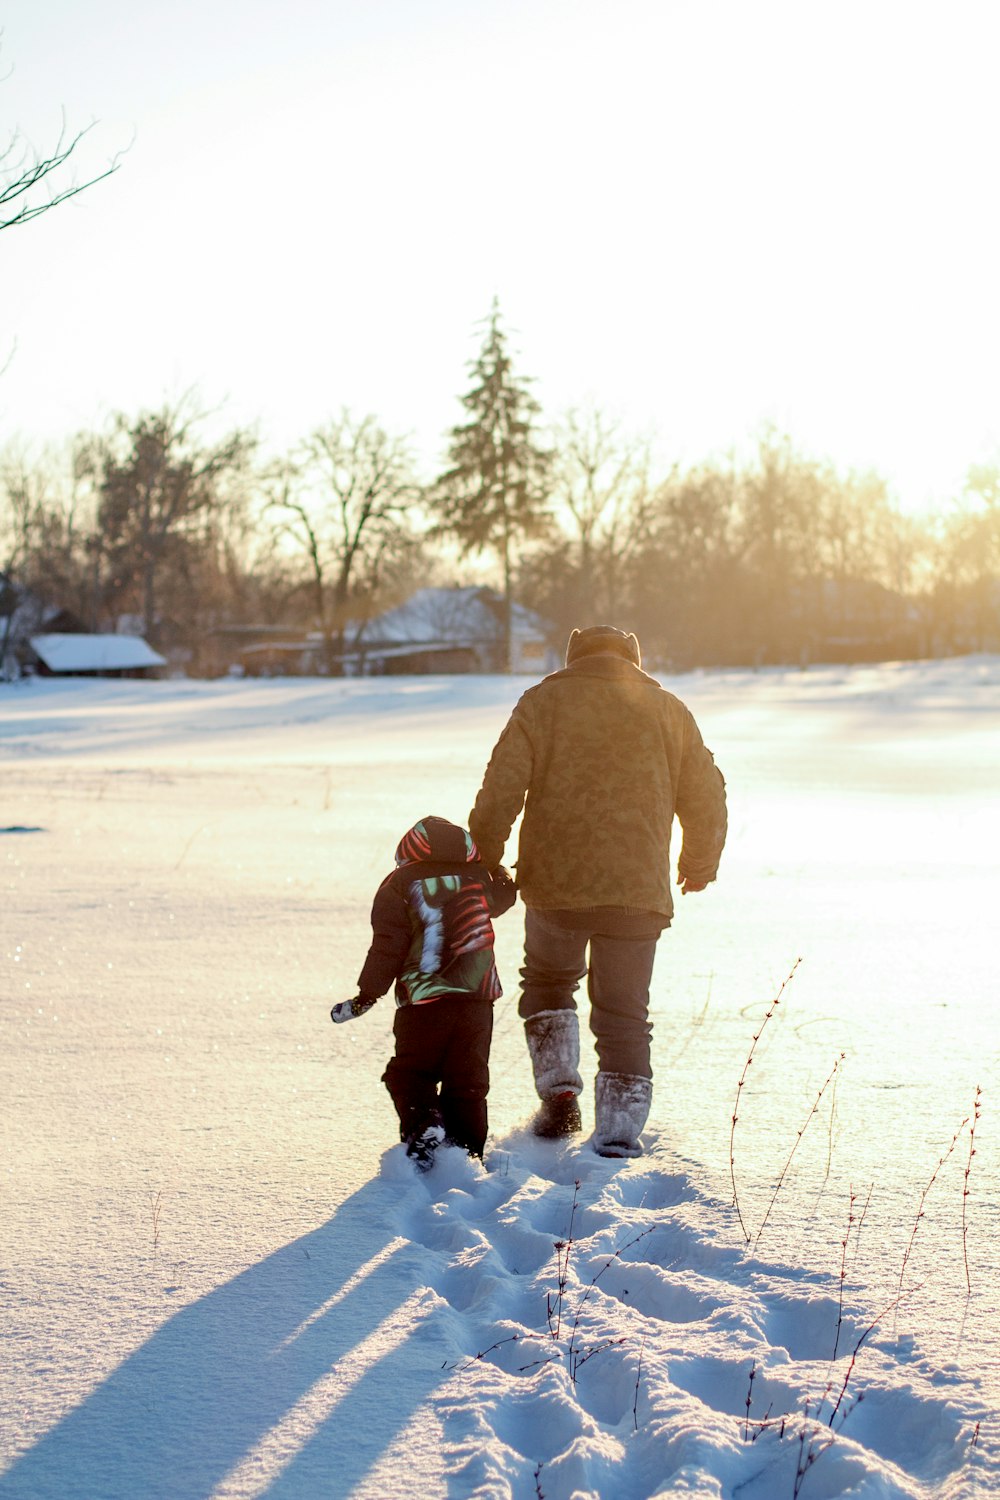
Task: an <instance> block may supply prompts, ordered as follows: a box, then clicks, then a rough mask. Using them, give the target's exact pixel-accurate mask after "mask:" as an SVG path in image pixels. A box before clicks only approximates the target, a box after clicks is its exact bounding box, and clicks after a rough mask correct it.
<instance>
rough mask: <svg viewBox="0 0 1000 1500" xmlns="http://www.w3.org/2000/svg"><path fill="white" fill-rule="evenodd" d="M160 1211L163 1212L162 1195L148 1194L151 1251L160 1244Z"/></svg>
mask: <svg viewBox="0 0 1000 1500" xmlns="http://www.w3.org/2000/svg"><path fill="white" fill-rule="evenodd" d="M162 1210H163V1194H162V1193H153V1192H150V1194H149V1216H150V1218H151V1220H152V1223H153V1249H154V1250H155V1249H156V1248H157V1247H158V1245H159V1243H160V1214H161V1212H162Z"/></svg>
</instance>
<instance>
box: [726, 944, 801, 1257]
mask: <svg viewBox="0 0 1000 1500" xmlns="http://www.w3.org/2000/svg"><path fill="white" fill-rule="evenodd" d="M801 962H802V959H801V958H797V959H796V960H795V962H794V963H793V964H792V967H791V969H790V970H789V972H788V974H787V976H786V978H785V979H783V980H782V982H781V988H780V989H779V990H778V993H777V994H776V995H775V997H774V999H773V1000H772V1001H771V1003H770V1005H769V1006H768V1008H767V1010H766V1011H765V1013H764V1019H763V1020H762V1021H761V1023H760V1025H759V1027H758V1028H757V1030H756V1031H755V1032H754V1035H753V1041H752V1042H751V1043H750V1051H749V1052H748V1053H747V1060H746V1062H745V1063H744V1064H743V1072H742V1073H741V1074H740V1081H739V1083H738V1084H737V1085H736V1099H735V1101H734V1102H733V1115H732V1122H731V1125H730V1130H729V1176H730V1180H731V1181H732V1184H733V1207H734V1208H735V1210H736V1217H737V1218H738V1219H739V1221H740V1229H741V1230H742V1231H743V1238H744V1239H745V1241H746V1243H747V1244H748V1245H749V1243H750V1235H749V1234H748V1233H747V1226H746V1225H745V1224H744V1222H743V1215H742V1213H741V1212H740V1197H739V1193H738V1192H737V1190H736V1122H737V1120H738V1119H739V1117H740V1096H741V1095H742V1093H743V1085H744V1084H745V1083H746V1081H747V1074H748V1073H749V1071H750V1065H751V1063H752V1062H753V1055H754V1051H755V1050H756V1047H757V1043H758V1042H759V1041H760V1039H761V1035H762V1034H763V1031H764V1027H765V1026H766V1025H767V1023H768V1021H769V1020H770V1019H771V1017H772V1016H773V1015H774V1013H775V1011H776V1010H777V1009H778V1006H779V1005H780V1004H781V997H782V995H783V994H784V993H785V990H786V989H787V988H788V986H789V985H790V984H791V982H792V979H793V978H794V976H795V971H796V969H797V968H798V966H799V964H800V963H801Z"/></svg>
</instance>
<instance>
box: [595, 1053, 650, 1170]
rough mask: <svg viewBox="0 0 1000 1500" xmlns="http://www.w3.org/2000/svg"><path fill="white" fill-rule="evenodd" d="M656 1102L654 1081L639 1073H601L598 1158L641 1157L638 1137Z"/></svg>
mask: <svg viewBox="0 0 1000 1500" xmlns="http://www.w3.org/2000/svg"><path fill="white" fill-rule="evenodd" d="M652 1102H653V1080H652V1079H651V1078H643V1077H642V1076H641V1075H640V1074H638V1073H598V1075H597V1082H596V1084H595V1088H594V1139H593V1146H594V1150H595V1151H596V1152H597V1154H598V1156H641V1155H642V1147H641V1146H640V1144H639V1135H640V1133H641V1131H642V1127H643V1126H644V1125H645V1123H646V1120H647V1119H648V1117H649V1106H650V1104H651V1103H652Z"/></svg>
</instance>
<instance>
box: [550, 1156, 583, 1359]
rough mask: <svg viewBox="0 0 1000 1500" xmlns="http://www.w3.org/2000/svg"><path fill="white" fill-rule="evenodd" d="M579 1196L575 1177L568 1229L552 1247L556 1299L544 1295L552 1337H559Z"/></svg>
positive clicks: (577, 1181)
mask: <svg viewBox="0 0 1000 1500" xmlns="http://www.w3.org/2000/svg"><path fill="white" fill-rule="evenodd" d="M579 1197H580V1179H579V1178H577V1180H576V1182H575V1183H574V1184H573V1207H572V1208H571V1209H570V1214H569V1229H568V1230H567V1232H566V1238H565V1239H564V1240H556V1241H555V1242H554V1249H555V1252H556V1271H557V1275H556V1300H555V1304H554V1305H553V1302H552V1298H551V1297H550V1296H548V1295H546V1298H545V1317H546V1321H547V1322H548V1325H549V1332H550V1333H551V1335H552V1337H553V1338H554V1339H557V1338H558V1337H559V1334H560V1332H561V1330H562V1311H563V1301H564V1299H565V1296H566V1282H567V1280H568V1278H569V1257H570V1254H571V1252H572V1249H573V1222H574V1220H575V1219H576V1207H577V1202H578V1200H579ZM553 1310H554V1311H555V1326H553V1323H552V1314H553Z"/></svg>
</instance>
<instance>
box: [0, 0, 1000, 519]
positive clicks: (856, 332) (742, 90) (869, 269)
mask: <svg viewBox="0 0 1000 1500" xmlns="http://www.w3.org/2000/svg"><path fill="white" fill-rule="evenodd" d="M998 51H1000V7H998V6H997V5H996V3H995V0H950V3H949V4H948V6H947V7H945V6H943V5H937V4H934V5H932V4H930V3H921V0H864V3H855V0H836V3H828V0H810V3H802V0H788V3H777V0H754V3H753V4H748V3H746V0H718V3H713V0H363V3H362V0H351V3H348V0H280V3H279V0H240V3H239V4H237V3H235V0H211V3H205V0H200V3H197V4H196V3H193V0H169V3H167V0H143V3H141V4H137V3H135V0H90V3H88V4H87V5H80V4H79V3H77V0H8V4H7V5H6V6H5V13H4V20H3V37H2V52H3V58H2V60H3V62H4V63H5V65H6V68H7V70H8V71H7V75H6V78H5V81H4V82H3V83H2V84H0V100H2V104H3V119H4V121H5V122H6V124H7V126H8V128H13V127H20V129H21V130H22V131H23V132H24V134H25V135H26V136H27V137H28V138H29V139H30V140H31V141H32V143H33V144H34V145H35V146H36V147H37V148H38V150H39V151H42V152H44V151H46V150H48V149H51V147H52V146H53V145H54V143H55V140H56V138H57V136H58V133H59V129H60V124H61V111H64V112H65V117H66V121H67V125H68V128H69V129H70V130H71V131H72V130H75V129H77V128H79V127H81V126H83V125H86V124H88V123H89V122H90V121H91V120H96V121H97V122H98V123H97V125H96V127H95V128H94V130H93V131H92V133H91V135H90V136H89V137H88V139H87V141H86V143H85V145H84V146H83V147H81V148H80V150H79V151H78V153H77V167H76V172H77V176H78V177H82V176H85V175H88V174H89V173H90V172H92V171H94V170H99V169H100V168H101V167H102V166H103V164H104V163H105V162H106V160H107V158H108V157H109V156H110V155H111V154H113V152H114V151H115V150H117V149H118V148H121V147H125V146H129V145H130V143H131V149H130V150H129V151H128V153H127V155H126V156H125V158H124V160H123V164H122V166H121V169H120V171H119V172H118V173H117V174H116V175H115V176H114V177H112V178H111V179H110V180H108V181H107V182H104V183H102V184H100V185H98V186H97V187H94V188H93V189H92V190H90V191H88V192H86V193H84V194H82V195H81V196H80V197H79V198H77V199H76V200H74V201H73V202H71V203H69V204H66V205H63V206H62V207H60V208H58V209H56V210H55V211H54V212H52V213H50V214H48V215H46V216H44V217H43V218H42V219H40V220H38V221H37V222H35V223H33V224H31V225H28V226H25V227H22V228H17V229H13V230H10V231H9V232H7V233H6V234H4V235H3V237H2V241H0V249H2V267H3V279H4V285H5V286H6V288H7V295H6V297H5V298H4V314H3V319H2V325H0V356H2V357H9V363H8V366H7V369H6V371H5V373H4V374H3V376H2V378H0V441H2V440H3V439H5V438H6V437H8V436H10V435H12V434H14V433H18V432H21V433H25V434H28V435H30V436H32V437H35V436H38V437H51V438H61V437H63V436H66V435H68V434H70V433H72V432H73V431H76V430H78V429H80V428H93V427H95V426H103V425H104V423H105V422H106V420H107V418H108V416H109V414H110V413H111V412H113V411H116V410H124V411H126V412H128V413H135V412H137V411H138V410H139V409H140V408H143V407H150V406H156V405H159V404H161V403H162V402H163V400H164V399H176V398H177V397H178V396H179V395H180V394H181V393H183V392H184V391H185V390H187V389H188V388H189V387H196V388H197V389H198V391H199V392H200V394H201V397H202V400H203V402H204V404H205V405H206V406H210V407H218V406H222V408H223V418H224V420H225V421H226V422H227V423H229V424H235V423H241V422H259V424H260V429H261V432H262V435H263V436H264V437H265V438H266V439H267V440H268V441H269V442H270V443H271V444H273V445H276V446H279V447H280V446H283V445H290V444H291V443H292V442H293V441H294V440H296V439H297V438H298V437H300V436H302V435H304V434H305V433H306V432H308V431H309V430H310V429H311V428H312V427H314V426H315V425H317V424H318V423H319V422H321V421H323V420H324V419H326V418H327V417H328V416H330V415H332V414H333V413H334V412H335V411H337V410H338V409H339V408H340V407H341V406H342V405H347V406H349V407H350V408H351V409H352V410H354V411H355V412H356V413H357V414H359V415H360V414H361V413H363V412H368V411H370V412H373V413H375V414H376V415H377V416H378V417H379V418H380V420H381V421H382V422H383V423H384V424H385V425H386V426H387V427H388V428H389V429H390V430H391V431H394V432H400V433H410V434H412V436H413V438H414V444H415V447H416V450H417V452H418V454H419V455H420V457H421V460H422V464H423V466H424V468H425V470H426V472H428V473H430V472H433V470H434V469H435V467H436V466H437V463H438V461H439V459H440V456H441V451H442V446H443V438H444V434H445V433H446V431H447V429H448V427H449V426H450V425H451V424H452V423H453V422H455V421H457V420H458V419H459V418H460V415H461V412H460V408H459V406H458V399H457V398H458V396H459V395H460V393H461V392H462V391H463V390H464V389H465V388H466V387H467V384H468V369H467V367H468V362H469V360H470V359H471V358H472V357H473V356H474V354H475V352H476V349H477V347H478V342H479V337H480V335H479V333H478V332H477V327H476V325H477V323H478V322H479V320H481V319H482V318H484V317H485V315H486V314H487V313H488V310H489V306H490V302H491V299H492V297H493V296H494V294H496V295H497V296H498V297H499V299H500V305H501V310H502V313H503V315H504V317H505V319H506V321H507V323H508V325H509V327H510V328H511V329H512V331H513V345H514V349H515V352H516V356H517V365H518V368H519V369H520V371H521V373H523V374H525V375H531V376H534V377H535V378H536V381H537V384H536V387H535V389H536V394H537V395H538V397H539V399H540V400H541V402H542V404H543V407H544V411H545V414H546V416H547V417H551V418H556V417H558V416H559V415H560V414H562V413H563V412H564V411H565V410H566V408H567V407H569V406H571V405H581V404H587V403H593V404H596V405H597V406H598V407H600V408H601V409H602V410H603V411H604V412H606V413H607V414H608V415H610V416H614V417H617V418H619V419H620V420H621V421H622V422H623V424H624V426H626V427H627V428H629V429H632V430H641V431H646V432H650V431H655V433H656V434H657V435H658V439H659V443H660V450H661V452H662V454H663V455H664V457H665V459H669V460H672V459H674V458H679V459H681V460H682V461H685V462H691V461H695V460H697V459H699V458H702V457H705V456H707V455H710V454H718V453H720V452H723V451H725V450H726V449H728V448H729V447H731V446H732V445H734V444H741V443H743V442H745V441H747V440H748V439H749V438H750V437H751V436H752V435H753V433H754V432H755V431H756V430H757V429H758V428H759V427H760V425H761V424H762V423H764V422H767V421H770V422H775V423H777V424H778V425H779V426H780V427H782V428H783V429H785V430H786V431H788V432H789V433H790V434H791V436H792V438H793V439H794V440H795V442H796V443H797V444H798V445H799V446H800V447H802V448H803V449H805V450H806V451H807V452H809V453H812V454H814V455H816V456H819V457H828V458H831V459H833V460H834V461H835V462H837V463H838V464H839V465H841V466H843V467H859V468H866V467H874V468H876V469H878V470H879V471H880V472H881V473H882V474H884V475H885V476H886V477H887V478H888V479H889V481H890V483H891V485H892V487H893V489H894V492H895V493H896V495H897V497H898V499H899V500H900V502H901V503H902V504H903V505H904V506H906V507H907V508H919V507H921V506H923V505H925V504H927V503H932V504H936V503H939V502H941V501H943V500H944V499H945V498H946V496H947V495H948V494H949V493H954V492H955V491H956V490H957V489H958V488H959V487H960V485H961V481H962V478H963V476H964V474H965V471H966V469H967V467H968V465H969V464H970V463H973V462H978V461H982V460H984V459H988V458H990V457H994V456H996V455H997V454H998V452H1000V359H998V358H997V350H998V348H1000V277H998V274H997V266H998V265H1000V245H998V238H1000V236H998V224H1000V195H998V193H997V170H996V162H997V145H998V133H1000V132H998V125H1000V90H998V88H997V86H996V72H995V66H996V58H997V56H998Z"/></svg>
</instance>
